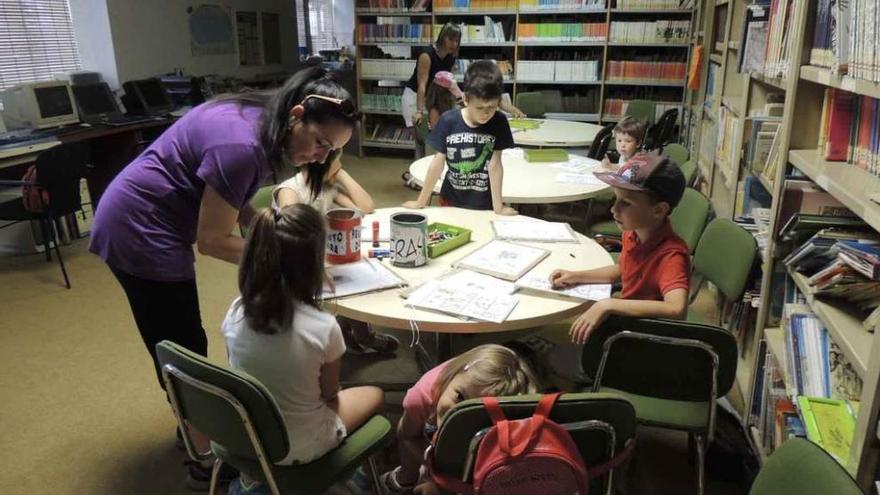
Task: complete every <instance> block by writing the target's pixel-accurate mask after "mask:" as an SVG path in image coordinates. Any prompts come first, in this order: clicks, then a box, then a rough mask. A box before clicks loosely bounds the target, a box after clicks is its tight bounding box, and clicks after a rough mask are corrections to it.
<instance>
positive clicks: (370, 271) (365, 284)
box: [323, 259, 406, 299]
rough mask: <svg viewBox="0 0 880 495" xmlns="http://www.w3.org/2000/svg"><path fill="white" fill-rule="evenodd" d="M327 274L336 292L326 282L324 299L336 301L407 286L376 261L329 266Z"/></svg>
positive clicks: (363, 260)
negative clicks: (341, 298)
mask: <svg viewBox="0 0 880 495" xmlns="http://www.w3.org/2000/svg"><path fill="white" fill-rule="evenodd" d="M327 274H328V275H329V276H330V277H331V278H332V279H333V284H334V285H335V286H336V290H335V291H331V290H330V288H329V286H328V285H327V283H326V282H325V283H324V290H323V296H324V299H334V298H337V297H345V296H351V295H354V294H363V293H367V292H375V291H377V290H383V289H390V288H393V287H401V286H403V285H406V282H405V281H403V280H402V279H400V278H399V277H398V276H397V275H395V274H394V272H392V271H391V270H390V269H388V268H387V267H386V266H385V265H383V264H382V262H380V261H379V260H375V259H362V260H360V261H357V262H354V263H346V264H344V265H328V266H327Z"/></svg>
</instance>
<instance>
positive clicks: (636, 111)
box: [625, 100, 657, 125]
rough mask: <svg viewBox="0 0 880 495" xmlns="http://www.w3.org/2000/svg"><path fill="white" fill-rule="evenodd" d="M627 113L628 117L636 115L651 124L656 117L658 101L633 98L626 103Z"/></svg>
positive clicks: (635, 116)
mask: <svg viewBox="0 0 880 495" xmlns="http://www.w3.org/2000/svg"><path fill="white" fill-rule="evenodd" d="M625 113H626V116H627V117H634V118H637V119H640V120H643V121H645V122H646V123H647V124H648V125H651V124H653V123H654V119H655V118H656V113H657V103H656V102H653V101H651V100H632V101H630V102H629V103H628V104H627V105H626V112H625Z"/></svg>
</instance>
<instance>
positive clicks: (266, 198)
mask: <svg viewBox="0 0 880 495" xmlns="http://www.w3.org/2000/svg"><path fill="white" fill-rule="evenodd" d="M274 190H275V184H271V185H268V186H263V187H261V188H259V189H257V193H256V194H254V197H253V198H251V206H253V207H254V209H255V210H257V211H261V210H265V209H266V208H269V207H270V206H272V191H274Z"/></svg>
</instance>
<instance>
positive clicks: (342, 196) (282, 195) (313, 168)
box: [272, 159, 376, 214]
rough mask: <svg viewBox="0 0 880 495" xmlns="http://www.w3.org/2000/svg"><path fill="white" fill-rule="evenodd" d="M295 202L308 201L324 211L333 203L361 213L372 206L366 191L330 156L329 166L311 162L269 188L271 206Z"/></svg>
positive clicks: (371, 210)
mask: <svg viewBox="0 0 880 495" xmlns="http://www.w3.org/2000/svg"><path fill="white" fill-rule="evenodd" d="M295 203H304V204H307V205H311V206H312V207H313V208H315V209H316V210H318V211H319V212H321V213H322V214H323V213H326V212H327V210H329V209H330V208H333V206H334V205H339V206H343V207H346V208H355V209H358V210H360V211H362V212H363V213H372V212H373V210H375V209H376V206H375V204H374V203H373V198H372V197H370V194H369V193H368V192H367V191H366V190H365V189H364V188H363V187H361V185H360V184H358V183H357V181H356V180H354V179H353V178H352V177H351V175H349V174H348V172H346V171H345V170H343V169H342V162H341V161H339V160H338V159H337V160H334V161H333V163H332V164H331V165H330V166H329V167H325V166H324V165H322V164H312V165H306V166H305V167H303V170H302V172H300V173H298V174H296V175H295V176H293V177H291V178H289V179H287V180H286V181H284V182H282V183H281V184H278V186H276V187H275V190H274V191H272V207H273V208H283V207H285V206H287V205H292V204H295Z"/></svg>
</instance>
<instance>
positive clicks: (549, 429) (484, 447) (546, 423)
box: [429, 393, 635, 495]
mask: <svg viewBox="0 0 880 495" xmlns="http://www.w3.org/2000/svg"><path fill="white" fill-rule="evenodd" d="M558 397H559V394H558V393H556V394H548V395H544V396H543V397H541V400H540V401H539V402H538V407H537V408H535V412H534V414H533V415H532V417H531V418H525V419H517V420H512V421H511V420H508V419H507V418H506V417H505V416H504V412H503V411H502V410H501V406H500V404H499V403H498V399H496V398H495V397H484V398H483V406H484V407H485V408H486V411H487V412H488V413H489V417H491V418H492V424H493V426H492V427H490V428H489V431H488V432H487V433H486V435H485V437H484V438H483V440H482V442H481V443H480V447H479V449H478V450H477V456H476V461H475V462H474V481H473V484H472V485H471V484H468V483H465V482H463V481H461V480H460V479H457V478H455V477H451V476H447V475H445V474H442V473H437V472H436V471H435V470H433V469H432V470H431V472H432V477H433V479H434V482H435V483H437V484H438V485H439V486H441V487H443V488H444V489H446V490H449V491H452V492H457V493H466V494H471V493H476V494H481V495H502V494H503V495H534V494H540V495H572V494H574V493H579V494H580V495H587V494H588V493H589V480H590V479H591V478H597V477H599V476H602V475H604V474H605V473H607V472H608V471H609V470H611V469H614V468H615V467H616V466H618V465H619V464H620V463H622V462H623V461H625V460H626V459H628V458H629V456H630V455H631V454H632V450H633V447H634V445H635V441H631V442H629V444H628V445H627V447H626V448H625V449H624V450H623V451H622V452H620V453H618V454H617V455H616V456H615V457H614V459H612V460H610V461H609V462H607V463H605V464H603V465H601V466H598V467H595V468H593V469H590V470H588V469H587V466H586V465H585V464H584V460H583V459H582V458H581V455H580V452H579V451H578V448H577V446H576V445H575V443H574V441H573V440H572V438H571V435H570V434H569V433H568V431H566V430H565V428H563V427H562V426H561V425H559V424H558V423H556V422H554V421H552V420H550V419H548V416H549V414H550V411H551V410H552V409H553V404H554V403H555V402H556V399H557V398H558ZM429 461H432V459H429ZM431 463H432V464H433V462H431Z"/></svg>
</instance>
